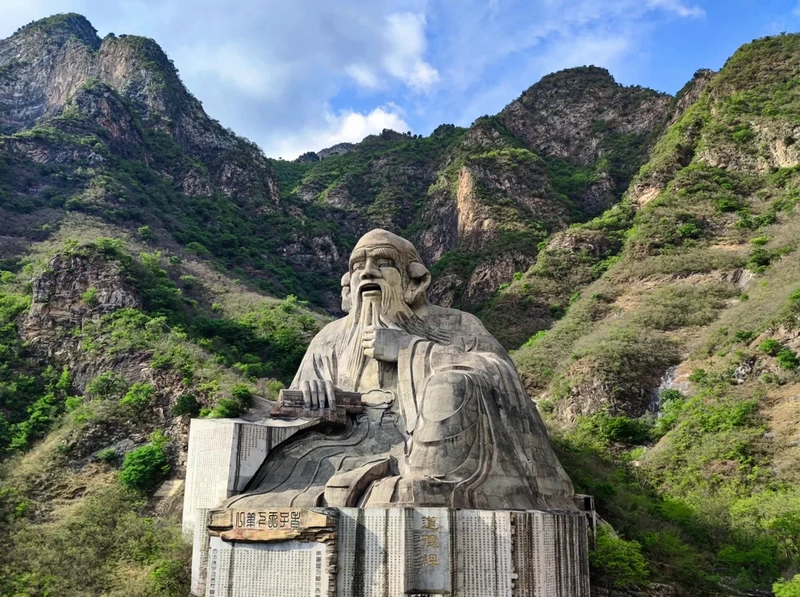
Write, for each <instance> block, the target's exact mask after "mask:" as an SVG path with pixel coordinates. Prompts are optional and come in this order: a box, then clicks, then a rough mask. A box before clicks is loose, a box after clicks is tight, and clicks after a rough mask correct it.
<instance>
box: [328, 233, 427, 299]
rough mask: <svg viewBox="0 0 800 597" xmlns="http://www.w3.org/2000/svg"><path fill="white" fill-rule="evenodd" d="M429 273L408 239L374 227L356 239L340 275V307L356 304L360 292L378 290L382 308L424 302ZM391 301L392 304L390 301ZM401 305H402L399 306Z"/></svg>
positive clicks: (359, 297) (360, 297)
mask: <svg viewBox="0 0 800 597" xmlns="http://www.w3.org/2000/svg"><path fill="white" fill-rule="evenodd" d="M430 283H431V274H430V272H428V269H427V268H426V267H425V266H424V265H423V264H422V260H421V259H420V257H419V253H417V250H416V249H415V248H414V245H412V244H411V243H410V242H408V241H407V240H406V239H404V238H400V237H399V236H397V235H396V234H392V233H391V232H389V231H387V230H382V229H380V228H376V229H375V230H372V231H371V232H368V233H367V234H365V235H364V236H362V237H361V239H360V240H359V241H358V243H356V246H355V248H354V249H353V252H352V253H351V254H350V267H349V270H348V272H347V273H346V274H345V275H344V276H342V310H343V311H345V312H349V311H350V310H351V309H353V308H356V310H357V309H358V308H360V305H361V299H362V296H363V294H364V292H366V291H368V290H379V291H380V293H381V296H382V302H383V305H384V308H385V309H393V308H395V309H396V308H401V307H400V305H399V304H396V303H399V302H401V301H402V303H405V306H406V308H407V309H410V310H412V311H413V310H414V309H415V308H417V307H419V306H421V305H424V304H425V303H426V302H427V294H426V292H427V290H428V286H429V285H430ZM393 303H394V304H393ZM401 309H402V308H401Z"/></svg>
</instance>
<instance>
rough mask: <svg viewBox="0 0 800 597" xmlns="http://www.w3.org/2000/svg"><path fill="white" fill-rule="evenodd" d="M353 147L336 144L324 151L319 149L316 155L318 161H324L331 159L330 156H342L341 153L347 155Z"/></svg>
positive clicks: (346, 144) (349, 144)
mask: <svg viewBox="0 0 800 597" xmlns="http://www.w3.org/2000/svg"><path fill="white" fill-rule="evenodd" d="M355 146H356V144H355V143H337V144H336V145H331V146H330V147H326V148H325V149H320V150H319V151H318V152H317V155H318V156H319V158H320V159H325V158H328V157H331V156H332V155H342V154H343V153H347V152H348V151H350V150H352V149H353V148H354V147H355Z"/></svg>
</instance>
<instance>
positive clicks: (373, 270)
mask: <svg viewBox="0 0 800 597" xmlns="http://www.w3.org/2000/svg"><path fill="white" fill-rule="evenodd" d="M380 275H381V270H380V269H378V268H377V267H375V262H374V261H373V260H372V259H367V262H366V263H365V264H364V270H363V271H362V272H361V278H362V279H364V278H379V277H380Z"/></svg>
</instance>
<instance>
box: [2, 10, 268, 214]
mask: <svg viewBox="0 0 800 597" xmlns="http://www.w3.org/2000/svg"><path fill="white" fill-rule="evenodd" d="M98 83H99V84H101V86H102V91H100V92H94V93H91V92H90V93H81V90H82V88H84V87H88V88H91V87H93V86H94V85H96V84H98ZM109 90H115V91H116V92H118V93H119V95H120V96H121V97H124V98H125V99H126V100H127V101H129V102H130V103H131V105H132V108H133V109H134V110H137V111H138V112H139V114H140V116H141V118H142V119H143V121H144V122H145V123H147V124H148V125H151V126H155V127H156V128H158V129H159V130H162V131H164V132H166V133H168V134H169V135H170V136H172V137H173V138H174V139H175V141H176V142H177V143H178V144H179V145H180V146H181V148H182V149H183V150H184V152H185V153H186V154H187V155H189V156H190V157H192V158H194V159H198V160H201V161H203V162H204V163H205V164H207V166H208V167H209V173H210V174H211V178H212V181H213V182H214V184H216V185H218V186H219V187H220V188H221V190H222V191H223V192H224V193H225V194H226V195H227V196H229V197H231V198H232V199H233V200H235V201H237V202H238V203H241V204H245V205H252V204H253V203H254V202H265V203H267V204H273V205H274V204H276V203H278V201H279V198H280V194H279V190H278V187H277V183H276V182H275V180H274V177H273V173H272V167H271V165H270V164H269V161H268V160H267V158H266V157H265V156H264V155H263V153H262V152H261V150H260V149H259V148H258V147H257V146H256V145H254V144H252V143H250V142H249V141H247V140H245V139H242V138H241V137H237V136H236V135H235V134H233V133H232V132H230V131H228V130H226V129H224V128H223V127H222V126H221V125H220V124H219V123H218V122H217V121H215V120H213V119H211V118H209V117H208V115H207V114H206V113H205V111H204V110H203V108H202V106H201V105H200V102H199V101H197V99H196V98H195V97H194V96H193V95H191V94H190V93H189V92H188V91H187V90H186V88H185V87H184V86H183V84H182V83H181V81H180V78H179V77H178V73H177V71H176V70H175V67H174V65H173V64H172V61H171V60H169V58H167V56H166V55H165V54H164V52H163V51H162V50H161V48H160V47H159V46H158V44H156V43H155V42H154V41H153V40H151V39H147V38H142V37H137V36H127V35H122V36H119V37H116V36H114V35H109V36H107V37H106V38H105V39H103V40H101V39H100V38H99V37H97V34H96V32H95V30H94V28H93V27H92V25H91V24H90V23H89V22H88V21H87V20H86V19H85V18H84V17H81V16H80V15H74V14H69V15H56V16H54V17H50V18H49V19H44V20H42V21H37V22H34V23H31V24H30V25H27V26H26V27H23V28H22V29H20V30H19V31H18V32H17V33H15V34H14V35H13V36H11V37H10V38H8V39H5V40H0V132H2V131H3V130H5V131H9V132H14V131H18V130H20V129H23V128H30V127H33V126H34V125H36V124H37V123H40V122H41V121H43V120H46V119H48V118H51V117H53V116H57V115H58V114H60V113H61V112H62V111H63V110H64V108H65V106H67V105H68V104H70V103H71V102H74V103H75V104H76V105H77V107H78V109H79V110H80V111H81V112H83V113H86V114H87V115H89V116H91V117H93V118H94V120H95V121H96V122H97V123H98V124H99V125H100V126H101V127H102V128H104V129H105V130H107V131H109V132H110V134H111V136H112V138H113V139H116V140H118V141H119V142H132V143H133V146H134V147H135V146H136V145H137V139H135V135H134V132H133V127H132V126H131V123H130V116H125V115H123V112H125V110H121V109H120V106H112V105H111V103H113V102H114V101H118V100H115V99H113V98H112V95H113V94H111V95H105V93H106V92H108V91H109ZM112 116H113V117H112ZM111 129H115V130H111ZM126 129H127V130H126ZM125 147H128V146H127V145H126V146H125Z"/></svg>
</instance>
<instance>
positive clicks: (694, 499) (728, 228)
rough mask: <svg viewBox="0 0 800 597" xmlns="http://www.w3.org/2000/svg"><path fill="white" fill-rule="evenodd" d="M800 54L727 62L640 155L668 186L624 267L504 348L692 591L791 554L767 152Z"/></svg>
mask: <svg viewBox="0 0 800 597" xmlns="http://www.w3.org/2000/svg"><path fill="white" fill-rule="evenodd" d="M799 60H800V36H798V35H787V36H780V37H775V38H766V39H763V40H758V41H756V42H754V43H752V44H748V45H746V46H744V47H743V48H741V49H740V50H739V51H738V52H737V53H736V54H735V55H734V56H733V57H732V58H731V59H730V60H729V61H728V63H727V64H726V66H725V68H724V69H723V70H722V71H721V73H720V74H719V75H718V76H717V77H716V78H715V79H714V80H713V81H712V83H711V84H710V86H709V88H708V89H707V90H706V92H705V93H704V94H703V95H702V96H701V97H700V99H699V100H698V101H697V102H696V103H695V104H694V105H693V106H692V107H691V108H690V109H689V110H688V111H687V113H686V114H685V115H684V116H683V118H682V119H681V120H680V121H679V122H677V123H676V124H675V125H674V126H673V127H672V128H671V129H670V130H669V131H667V133H666V134H665V135H664V137H663V138H662V139H661V140H660V142H659V144H658V145H657V146H656V148H655V150H654V156H653V159H652V161H651V163H650V164H648V165H646V166H645V167H643V169H642V172H641V173H640V179H648V177H649V180H650V182H651V183H653V182H659V181H660V183H661V184H663V185H665V186H664V187H663V188H662V190H661V191H660V192H659V194H658V196H657V197H656V198H654V199H652V200H651V201H649V202H648V203H647V204H646V205H644V206H642V207H641V208H640V209H639V210H638V212H637V213H636V214H635V216H634V217H633V219H632V226H631V227H630V228H629V229H628V231H627V232H626V233H625V239H626V242H625V247H624V250H623V252H622V254H621V258H620V259H619V261H618V262H617V263H613V264H612V265H611V267H610V268H609V269H608V271H607V272H606V273H605V274H603V275H602V276H601V277H600V278H599V279H598V280H597V281H596V282H594V283H593V284H591V285H589V286H588V287H586V288H585V289H584V290H583V291H582V292H581V294H580V297H579V298H578V297H576V299H575V300H573V302H572V305H571V306H569V310H568V311H567V313H566V315H565V316H564V317H563V319H561V320H560V321H559V322H558V323H557V324H556V325H555V326H554V327H553V328H552V329H551V330H549V331H548V332H546V333H544V334H539V335H537V336H536V337H534V338H532V339H531V341H530V342H528V343H527V345H526V346H524V347H522V348H521V349H519V350H518V351H516V353H515V355H514V358H515V360H516V362H517V364H518V366H519V368H520V371H521V372H522V374H523V376H524V378H525V381H526V385H527V387H528V388H529V390H530V391H531V392H532V394H534V395H538V396H539V398H540V402H539V407H540V409H542V410H543V411H545V412H546V413H549V416H550V418H551V424H552V428H553V432H554V435H555V439H556V443H557V446H558V448H559V453H560V455H561V458H562V460H563V462H564V464H565V465H566V466H567V468H568V471H569V472H570V474H571V475H572V477H573V479H574V480H575V482H576V485H577V486H578V487H579V488H580V489H581V490H584V491H587V492H588V493H593V494H594V495H595V496H596V497H597V499H598V508H599V510H600V512H601V514H602V515H603V516H604V517H605V518H606V519H607V520H609V521H610V522H611V523H612V524H613V525H614V526H615V528H616V529H617V530H618V531H620V532H621V533H622V534H623V536H624V537H625V538H627V539H632V540H636V541H637V542H638V543H639V544H640V549H641V551H642V552H643V553H644V555H645V556H646V558H647V560H648V562H649V568H650V576H651V578H652V579H653V580H660V581H666V582H672V583H675V584H677V585H678V586H680V587H682V588H684V589H685V590H686V591H687V593H688V594H698V593H697V591H698V590H702V592H703V593H702V594H712V593H714V592H715V591H716V590H719V587H720V584H722V585H725V586H728V587H737V588H740V589H747V588H753V587H761V588H768V587H769V586H770V585H771V583H772V582H774V581H775V580H776V578H778V577H779V576H780V575H781V574H789V575H791V574H792V572H793V571H796V569H797V566H798V565H800V551H798V545H800V542H799V540H800V524H798V521H800V494H798V492H797V481H798V474H799V473H800V468H798V465H797V462H798V460H797V447H796V446H795V445H794V443H795V441H796V436H797V433H798V430H800V409H798V407H797V405H796V400H794V399H793V398H792V397H793V396H794V395H795V389H796V388H797V387H800V386H798V383H800V375H799V374H798V371H797V360H796V356H795V354H796V350H797V349H798V335H797V333H796V331H795V330H796V329H797V328H798V327H800V320H798V319H797V316H798V302H799V301H800V299H798V297H797V291H798V289H800V278H798V273H800V256H798V254H797V253H796V252H795V243H796V239H797V233H798V231H800V219H798V215H797V213H796V210H797V208H796V203H797V201H798V199H800V168H798V167H797V166H793V167H780V166H781V165H782V163H787V161H788V162H791V160H790V159H784V158H781V157H780V155H776V151H775V149H774V148H775V147H776V141H780V142H782V143H784V144H785V147H791V146H792V145H793V142H794V140H793V138H792V137H791V130H792V128H793V123H795V122H797V118H798V116H799V115H800V114H798V108H800V105H799V104H798V100H799V99H800V76H799V75H800V72H798V68H797V64H798V61H799ZM690 129H691V130H692V134H691V135H688V136H687V134H686V131H688V130H690ZM784 131H789V132H784ZM687 152H688V154H689V156H690V159H689V160H686V155H687ZM795 163H796V162H795ZM722 165H725V166H727V167H724V168H723V167H720V166H722ZM656 170H657V171H659V173H660V174H659V177H656V178H652V176H653V175H652V173H653V172H654V171H656ZM769 339H772V340H773V341H774V342H767V344H766V345H765V344H764V341H765V340H769ZM671 366H677V369H676V370H675V372H674V374H673V376H675V377H677V380H676V381H677V383H675V384H673V386H674V387H673V388H672V389H670V390H669V391H666V392H664V391H662V393H661V399H660V411H661V414H660V416H659V417H658V418H657V419H656V418H655V417H653V415H652V414H646V413H645V411H646V410H647V407H648V405H649V403H650V402H651V400H652V394H653V392H654V391H655V390H656V388H657V387H658V385H659V383H660V381H661V376H662V375H664V374H665V373H666V372H667V370H668V368H669V367H671ZM592 413H594V414H592ZM556 415H558V418H553V417H554V416H556ZM563 421H569V422H568V423H564V422H563ZM634 547H635V546H634ZM634 551H635V550H634ZM606 564H607V562H606ZM601 568H603V566H601ZM603 570H605V572H606V573H609V570H610V568H608V566H606V567H605V568H604V569H603ZM603 570H598V571H597V572H598V576H599V577H602V576H603ZM640 580H641V579H640ZM605 581H607V582H608V583H613V582H614V575H613V574H607V575H606V578H605Z"/></svg>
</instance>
